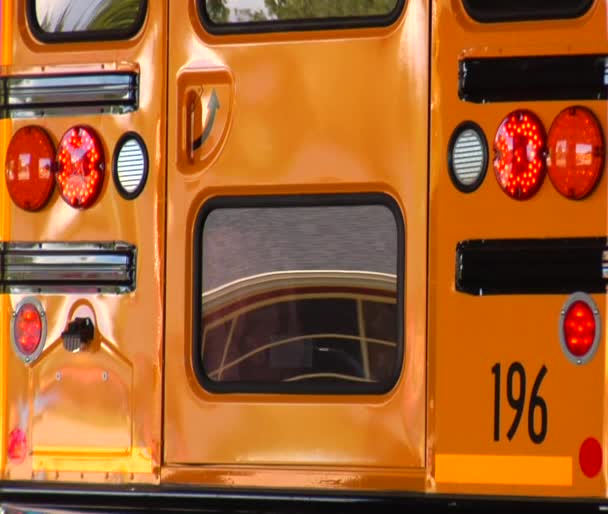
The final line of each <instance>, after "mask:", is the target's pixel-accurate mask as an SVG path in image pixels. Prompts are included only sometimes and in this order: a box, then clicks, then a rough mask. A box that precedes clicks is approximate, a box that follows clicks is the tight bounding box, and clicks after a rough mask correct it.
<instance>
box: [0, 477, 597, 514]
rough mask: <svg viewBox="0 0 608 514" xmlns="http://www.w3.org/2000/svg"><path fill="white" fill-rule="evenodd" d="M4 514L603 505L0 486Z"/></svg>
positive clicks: (520, 509)
mask: <svg viewBox="0 0 608 514" xmlns="http://www.w3.org/2000/svg"><path fill="white" fill-rule="evenodd" d="M0 504H1V505H2V508H3V512H6V514H16V513H23V514H25V513H28V514H33V513H45V514H46V513H49V512H53V511H57V510H60V511H69V512H151V513H169V512H171V513H195V512H200V513H265V514H266V513H268V514H274V513H313V512H314V513H332V514H333V513H351V512H355V513H366V514H372V513H373V514H375V513H379V512H395V513H409V512H451V513H459V512H492V513H493V512H510V513H517V514H521V513H527V512H534V513H541V512H555V513H562V512H563V513H566V512H568V513H577V514H578V513H586V512H601V511H604V510H608V500H605V501H602V500H601V499H580V500H572V499H566V498H551V499H548V498H507V497H482V496H447V495H439V494H407V493H367V494H364V493H353V492H344V493H342V492H340V493H338V492H333V493H321V492H318V491H302V490H298V491H284V490H282V491H276V490H271V489H258V490H243V489H233V488H225V489H201V488H186V487H171V486H158V487H155V486H121V487H94V486H84V485H65V484H62V485H59V484H37V483H31V482H27V483H16V482H11V483H8V482H5V483H0Z"/></svg>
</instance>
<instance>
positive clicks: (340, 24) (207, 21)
mask: <svg viewBox="0 0 608 514" xmlns="http://www.w3.org/2000/svg"><path fill="white" fill-rule="evenodd" d="M336 1H337V0H336ZM405 2H406V0H397V3H396V5H395V8H394V9H393V10H392V11H391V12H389V13H387V14H386V15H380V16H348V17H344V18H318V19H302V20H277V21H261V22H247V23H225V24H219V23H215V22H214V21H213V20H212V19H211V18H210V17H209V14H208V13H207V9H206V8H205V0H198V1H197V5H198V12H199V18H200V19H201V23H202V24H203V27H204V28H205V30H206V31H207V32H209V33H210V34H214V35H224V34H257V33H260V32H301V31H312V30H330V29H357V28H366V27H386V26H389V25H392V24H393V23H395V22H396V21H397V20H398V19H399V16H401V12H402V11H403V6H404V5H405Z"/></svg>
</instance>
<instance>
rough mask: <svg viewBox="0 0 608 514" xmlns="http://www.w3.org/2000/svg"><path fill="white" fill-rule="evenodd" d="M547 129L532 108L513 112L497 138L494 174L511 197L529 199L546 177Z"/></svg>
mask: <svg viewBox="0 0 608 514" xmlns="http://www.w3.org/2000/svg"><path fill="white" fill-rule="evenodd" d="M545 144H546V136H545V129H544V127H543V124H542V123H541V122H540V120H539V119H538V118H537V117H536V115H535V114H533V113H532V112H530V111H524V110H518V111H513V112H512V113H510V114H509V115H508V116H507V117H506V118H505V119H504V120H503V121H502V123H501V124H500V126H499V127H498V131H497V132H496V137H495V138H494V152H495V154H494V173H495V175H496V180H498V184H499V185H500V187H501V188H502V190H503V191H504V192H505V193H507V195H509V196H510V197H511V198H515V199H516V200H526V199H528V198H531V197H532V196H534V195H535V194H536V192H537V191H538V189H539V188H540V186H541V184H542V183H543V179H544V177H545V170H546V165H545V158H546V156H545V151H546V150H545Z"/></svg>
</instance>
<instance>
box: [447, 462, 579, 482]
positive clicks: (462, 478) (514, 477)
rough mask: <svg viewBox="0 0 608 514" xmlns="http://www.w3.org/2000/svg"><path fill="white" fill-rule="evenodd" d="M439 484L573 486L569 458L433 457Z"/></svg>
mask: <svg viewBox="0 0 608 514" xmlns="http://www.w3.org/2000/svg"><path fill="white" fill-rule="evenodd" d="M435 478H436V480H437V481H438V482H452V483H458V484H510V485H556V486H571V485H572V457H529V456H526V455H519V456H515V455H510V456H505V455H446V454H437V455H435Z"/></svg>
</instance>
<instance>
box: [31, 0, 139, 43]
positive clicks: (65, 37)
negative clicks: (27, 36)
mask: <svg viewBox="0 0 608 514" xmlns="http://www.w3.org/2000/svg"><path fill="white" fill-rule="evenodd" d="M147 12H148V0H140V8H139V12H138V13H137V18H136V19H135V22H134V23H133V25H131V26H130V27H128V28H127V29H126V30H112V29H109V30H86V31H73V32H47V31H45V30H43V29H42V27H41V26H40V23H38V17H37V16H36V0H27V3H26V16H27V23H28V25H29V27H30V30H31V31H32V34H33V35H34V37H35V38H36V39H37V40H38V41H41V42H42V43H80V42H88V41H91V42H97V43H103V42H106V41H117V40H126V39H131V38H132V37H134V36H135V35H136V34H137V33H138V32H139V31H140V30H141V28H142V27H143V24H144V21H145V19H146V14H147Z"/></svg>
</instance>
